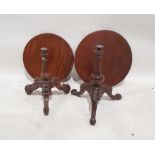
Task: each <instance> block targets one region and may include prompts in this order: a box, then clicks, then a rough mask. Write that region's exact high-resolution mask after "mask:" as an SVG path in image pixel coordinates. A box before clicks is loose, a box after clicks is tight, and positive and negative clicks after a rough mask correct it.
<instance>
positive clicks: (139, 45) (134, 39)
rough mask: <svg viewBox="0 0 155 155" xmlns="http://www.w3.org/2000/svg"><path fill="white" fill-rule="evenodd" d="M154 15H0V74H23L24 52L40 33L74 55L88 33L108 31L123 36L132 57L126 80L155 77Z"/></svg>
mask: <svg viewBox="0 0 155 155" xmlns="http://www.w3.org/2000/svg"><path fill="white" fill-rule="evenodd" d="M154 28H155V15H0V54H1V55H0V74H1V75H4V74H11V75H14V74H23V75H24V66H23V61H22V54H23V49H24V47H25V45H26V44H27V42H28V41H29V40H30V39H31V38H32V37H33V36H35V35H38V34H40V33H45V32H49V33H55V34H58V35H60V36H61V37H63V38H64V39H65V40H66V41H67V42H68V43H69V44H70V46H71V47H72V49H73V52H75V50H76V48H77V46H78V44H79V42H80V41H81V40H82V39H83V38H84V37H85V36H86V35H87V34H89V33H91V32H93V31H96V30H101V29H109V30H113V31H116V32H118V33H120V34H121V35H123V36H124V37H125V38H126V40H127V41H128V42H129V44H130V46H131V49H132V53H133V65H132V69H131V71H130V74H129V76H134V77H136V76H137V77H138V76H152V75H154V74H155V30H154Z"/></svg>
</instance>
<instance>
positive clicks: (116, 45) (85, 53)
mask: <svg viewBox="0 0 155 155" xmlns="http://www.w3.org/2000/svg"><path fill="white" fill-rule="evenodd" d="M96 45H103V46H104V48H103V51H104V53H103V56H102V62H101V68H102V73H103V75H104V77H105V81H104V84H106V85H110V86H114V85H116V84H118V83H119V82H121V81H122V80H123V79H124V78H125V77H126V75H127V74H128V72H129V70H130V67H131V63H132V53H131V49H130V46H129V44H128V42H127V41H126V40H125V39H124V38H123V37H122V36H121V35H120V34H118V33H116V32H113V31H109V30H100V31H96V32H93V33H91V34H89V35H87V36H86V37H85V38H84V39H83V40H82V41H81V42H80V44H79V46H78V48H77V50H76V53H75V68H76V70H77V73H78V74H79V76H80V77H81V79H82V80H83V81H85V82H89V79H90V78H89V77H90V75H91V73H92V72H93V66H94V63H95V58H94V56H95V55H94V51H95V49H96Z"/></svg>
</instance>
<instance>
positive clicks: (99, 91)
mask: <svg viewBox="0 0 155 155" xmlns="http://www.w3.org/2000/svg"><path fill="white" fill-rule="evenodd" d="M85 91H87V92H88V94H89V96H90V98H91V102H92V113H91V118H90V121H89V122H90V124H91V125H95V124H96V110H97V104H98V101H99V100H100V98H101V97H102V96H103V94H104V93H106V94H107V95H108V96H109V97H110V98H111V99H112V100H120V99H121V98H122V96H121V95H120V94H116V95H113V94H112V87H111V86H107V85H103V84H92V83H83V84H81V85H80V91H77V90H76V89H73V90H72V91H71V93H72V95H76V96H78V97H79V96H80V95H82V94H83V93H84V92H85Z"/></svg>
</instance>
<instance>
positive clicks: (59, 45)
mask: <svg viewBox="0 0 155 155" xmlns="http://www.w3.org/2000/svg"><path fill="white" fill-rule="evenodd" d="M42 47H46V48H47V49H48V64H47V65H48V72H49V73H50V74H51V75H52V77H57V78H58V80H59V81H62V80H64V79H65V78H66V77H67V75H68V74H69V73H70V72H71V69H72V66H73V60H74V57H73V53H72V49H71V48H70V46H69V44H68V43H67V42H66V41H65V40H64V39H62V38H61V37H59V36H57V35H55V34H50V33H45V34H40V35H37V36H35V37H34V38H32V39H31V40H30V41H29V42H28V44H27V45H26V47H25V49H24V54H23V61H24V65H25V68H26V70H27V72H28V73H29V74H30V75H31V76H32V77H33V78H36V77H37V76H40V73H41V69H42V68H41V64H42V63H41V55H40V48H42Z"/></svg>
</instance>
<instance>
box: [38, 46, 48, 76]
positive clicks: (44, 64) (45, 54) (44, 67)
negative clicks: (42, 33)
mask: <svg viewBox="0 0 155 155" xmlns="http://www.w3.org/2000/svg"><path fill="white" fill-rule="evenodd" d="M40 50H41V59H42V71H41V72H42V74H43V75H44V74H46V73H48V66H47V60H48V59H47V57H48V52H47V48H45V47H42V48H41V49H40Z"/></svg>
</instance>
